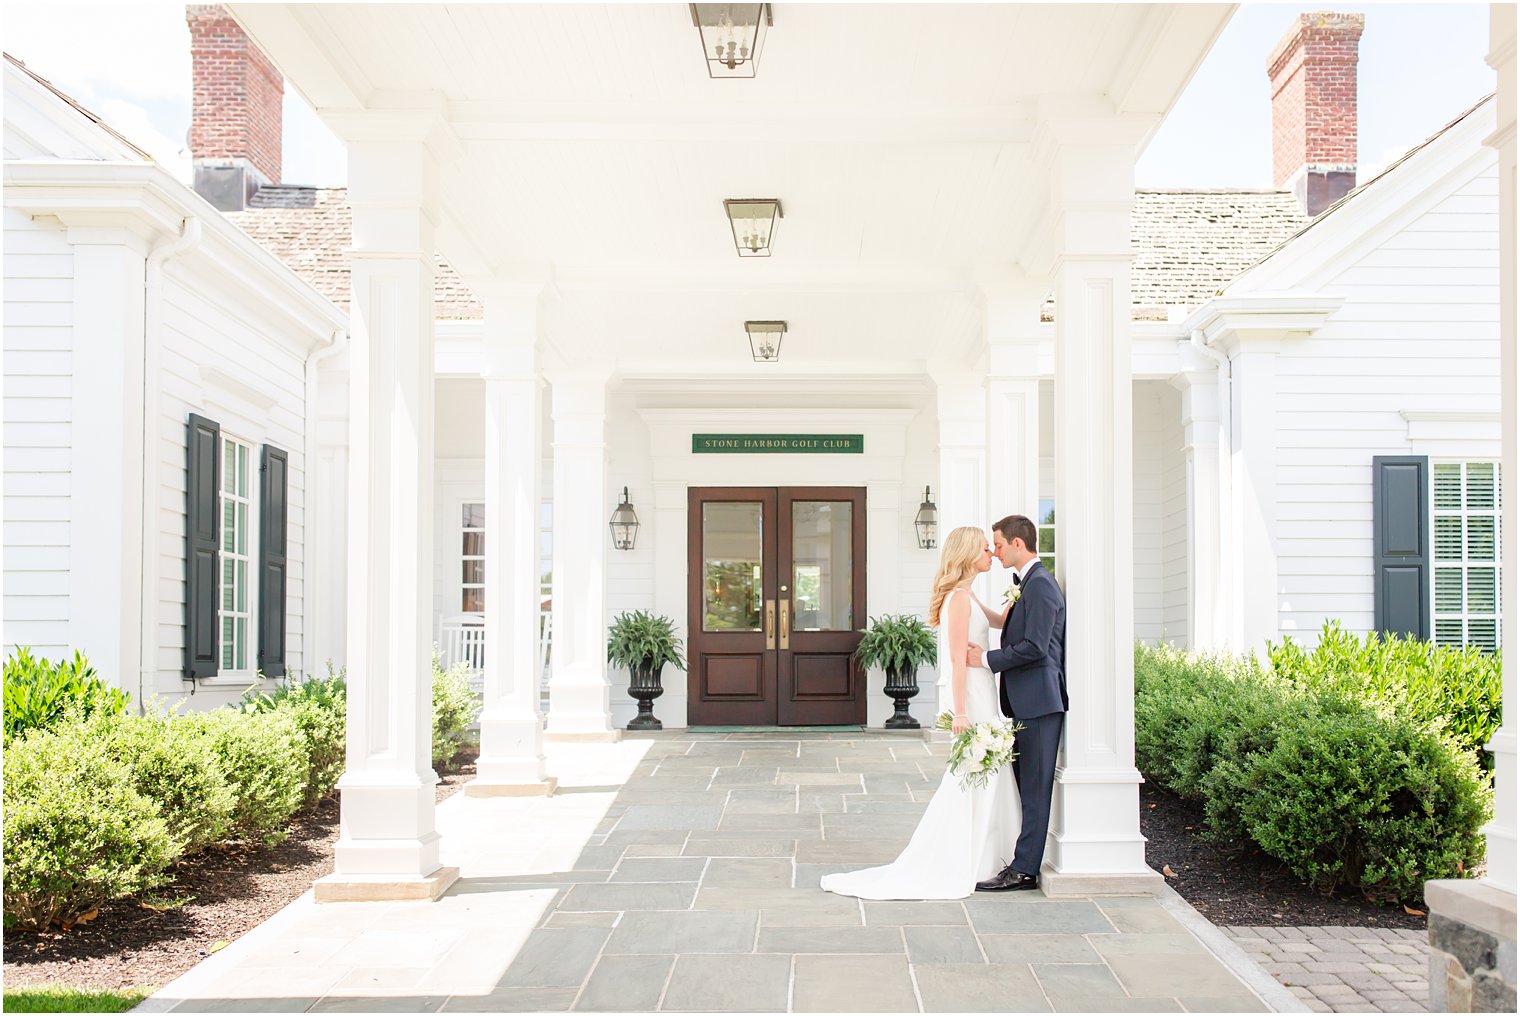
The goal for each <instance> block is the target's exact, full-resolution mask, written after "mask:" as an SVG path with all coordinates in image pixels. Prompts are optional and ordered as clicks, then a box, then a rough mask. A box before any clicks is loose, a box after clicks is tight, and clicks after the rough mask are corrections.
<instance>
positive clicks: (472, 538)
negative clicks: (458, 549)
mask: <svg viewBox="0 0 1520 1016" xmlns="http://www.w3.org/2000/svg"><path fill="white" fill-rule="evenodd" d="M485 552H486V534H485V533H465V534H464V555H465V557H480V556H481V555H482V554H484V553H485Z"/></svg>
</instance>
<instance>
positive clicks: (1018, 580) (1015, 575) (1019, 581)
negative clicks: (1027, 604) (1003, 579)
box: [1013, 572, 1024, 586]
mask: <svg viewBox="0 0 1520 1016" xmlns="http://www.w3.org/2000/svg"><path fill="white" fill-rule="evenodd" d="M1023 582H1024V580H1023V579H1021V578H1019V573H1018V572H1014V573H1013V584H1014V585H1016V586H1018V585H1022V584H1023Z"/></svg>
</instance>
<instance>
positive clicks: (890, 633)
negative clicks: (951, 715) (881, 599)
mask: <svg viewBox="0 0 1520 1016" xmlns="http://www.w3.org/2000/svg"><path fill="white" fill-rule="evenodd" d="M861 633H862V634H863V635H864V637H863V638H862V639H861V640H860V645H858V646H856V647H855V662H856V663H858V664H860V665H861V666H862V667H880V668H881V669H882V670H885V671H886V672H887V673H889V674H895V673H896V674H900V673H903V672H905V671H915V670H917V669H918V668H919V667H922V666H924V665H925V664H929V663H933V662H934V658H935V656H936V655H937V654H938V652H939V649H938V646H937V645H936V643H935V639H934V629H932V628H930V627H929V626H928V625H927V624H925V623H924V621H923V619H922V618H920V617H917V616H915V615H913V614H883V615H882V616H880V617H876V618H872V619H871V621H870V623H869V624H868V625H867V626H866V627H864V628H862V629H861Z"/></svg>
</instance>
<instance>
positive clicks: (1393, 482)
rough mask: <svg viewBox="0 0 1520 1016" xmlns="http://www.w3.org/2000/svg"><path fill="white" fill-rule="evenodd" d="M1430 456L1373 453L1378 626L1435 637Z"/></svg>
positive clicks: (1393, 632)
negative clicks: (1433, 631) (1431, 617)
mask: <svg viewBox="0 0 1520 1016" xmlns="http://www.w3.org/2000/svg"><path fill="white" fill-rule="evenodd" d="M1429 491H1430V460H1429V459H1428V458H1426V457H1425V456H1423V455H1375V456H1373V459H1372V575H1373V585H1372V589H1373V592H1372V613H1373V626H1374V627H1375V628H1376V629H1377V630H1378V631H1380V632H1384V633H1387V634H1391V635H1412V636H1414V637H1415V638H1420V639H1428V638H1430V493H1429Z"/></svg>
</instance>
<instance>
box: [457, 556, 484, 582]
mask: <svg viewBox="0 0 1520 1016" xmlns="http://www.w3.org/2000/svg"><path fill="white" fill-rule="evenodd" d="M461 563H462V564H463V565H464V574H463V576H462V577H461V579H460V581H462V582H468V583H471V584H474V583H478V582H484V581H485V580H486V563H485V562H484V561H464V562H461Z"/></svg>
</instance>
